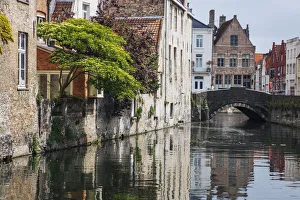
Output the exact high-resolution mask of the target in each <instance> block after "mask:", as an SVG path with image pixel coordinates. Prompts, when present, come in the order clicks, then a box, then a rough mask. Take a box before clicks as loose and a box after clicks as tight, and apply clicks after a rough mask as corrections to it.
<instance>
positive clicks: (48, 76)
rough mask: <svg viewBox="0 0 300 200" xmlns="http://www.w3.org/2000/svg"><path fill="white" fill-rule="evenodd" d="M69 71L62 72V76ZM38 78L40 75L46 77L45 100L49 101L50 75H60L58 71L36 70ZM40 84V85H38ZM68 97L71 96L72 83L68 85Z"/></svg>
mask: <svg viewBox="0 0 300 200" xmlns="http://www.w3.org/2000/svg"><path fill="white" fill-rule="evenodd" d="M68 73H69V71H62V74H63V75H67V74H68ZM37 74H38V77H39V76H40V75H47V97H46V98H47V99H50V93H51V91H50V84H51V83H50V81H51V75H52V74H54V75H58V76H59V75H60V70H38V71H37ZM39 84H40V83H39ZM70 95H73V81H72V82H71V83H70Z"/></svg>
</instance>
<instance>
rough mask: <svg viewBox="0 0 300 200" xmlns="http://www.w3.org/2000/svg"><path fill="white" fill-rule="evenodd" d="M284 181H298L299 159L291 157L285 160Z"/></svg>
mask: <svg viewBox="0 0 300 200" xmlns="http://www.w3.org/2000/svg"><path fill="white" fill-rule="evenodd" d="M284 171H285V180H287V181H300V159H299V158H295V157H294V156H293V157H292V156H291V157H286V158H285V166H284Z"/></svg>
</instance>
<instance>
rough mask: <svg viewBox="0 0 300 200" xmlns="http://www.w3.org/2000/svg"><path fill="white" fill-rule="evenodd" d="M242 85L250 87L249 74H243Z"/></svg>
mask: <svg viewBox="0 0 300 200" xmlns="http://www.w3.org/2000/svg"><path fill="white" fill-rule="evenodd" d="M243 86H244V87H246V88H250V87H251V76H250V75H243Z"/></svg>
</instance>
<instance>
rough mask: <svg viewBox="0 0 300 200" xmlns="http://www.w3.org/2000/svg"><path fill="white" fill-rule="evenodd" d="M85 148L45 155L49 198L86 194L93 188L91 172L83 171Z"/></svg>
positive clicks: (76, 196)
mask: <svg viewBox="0 0 300 200" xmlns="http://www.w3.org/2000/svg"><path fill="white" fill-rule="evenodd" d="M85 153H86V151H85V149H84V148H78V149H72V150H67V151H59V152H53V153H51V154H48V155H47V161H48V162H47V163H48V165H47V166H48V173H49V175H48V179H49V182H48V183H49V190H50V191H49V199H63V198H72V197H74V198H80V197H82V196H88V194H87V193H86V190H89V189H92V188H93V180H92V174H89V173H84V167H83V166H84V156H85Z"/></svg>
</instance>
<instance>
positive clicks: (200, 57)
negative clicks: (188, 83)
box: [196, 54, 203, 69]
mask: <svg viewBox="0 0 300 200" xmlns="http://www.w3.org/2000/svg"><path fill="white" fill-rule="evenodd" d="M202 67H203V55H202V54H196V68H197V69H199V68H202Z"/></svg>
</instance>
